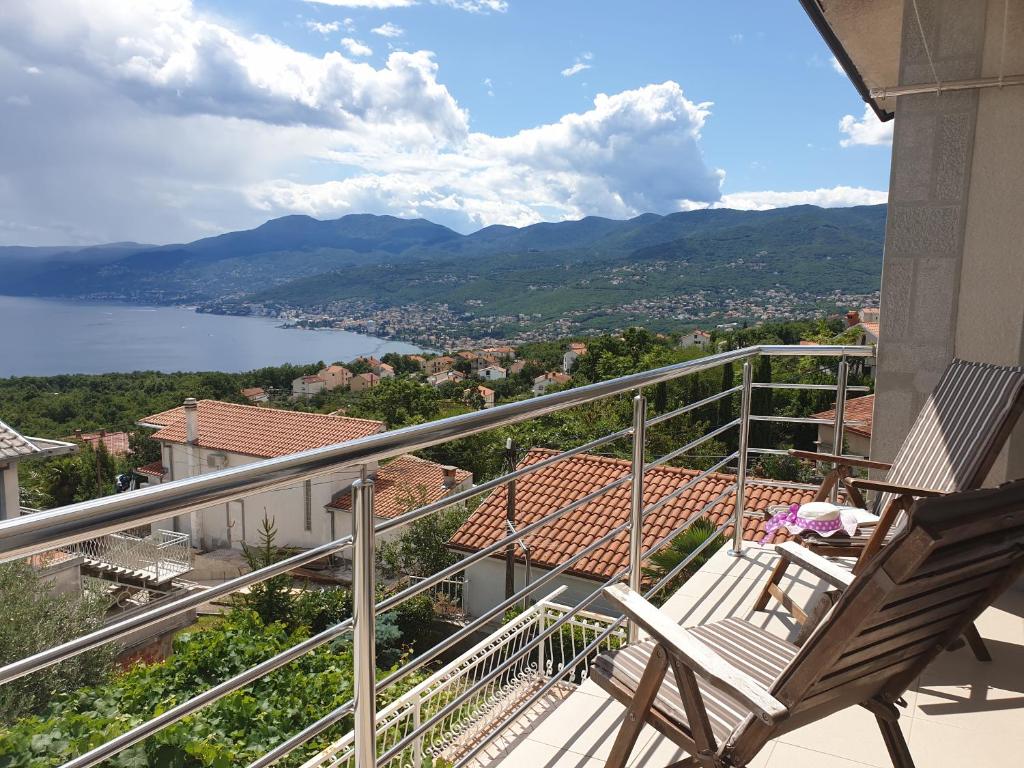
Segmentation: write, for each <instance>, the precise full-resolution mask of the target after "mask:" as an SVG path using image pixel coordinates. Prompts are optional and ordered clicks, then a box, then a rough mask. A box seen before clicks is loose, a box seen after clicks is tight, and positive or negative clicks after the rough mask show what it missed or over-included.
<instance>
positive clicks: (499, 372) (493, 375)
mask: <svg viewBox="0 0 1024 768" xmlns="http://www.w3.org/2000/svg"><path fill="white" fill-rule="evenodd" d="M476 375H477V376H479V377H480V378H481V379H483V380H484V381H499V380H501V379H504V378H505V377H506V376H507V375H508V372H507V371H506V370H505V369H504V368H502V367H501V366H500V365H488V366H487V367H486V368H481V369H480V370H479V371H477V373H476Z"/></svg>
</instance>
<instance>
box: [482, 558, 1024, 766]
mask: <svg viewBox="0 0 1024 768" xmlns="http://www.w3.org/2000/svg"><path fill="white" fill-rule="evenodd" d="M774 562H775V554H774V552H773V551H772V549H771V548H770V547H769V548H760V547H750V548H748V549H747V550H746V551H745V553H744V557H743V558H733V557H729V556H728V555H727V554H726V551H725V549H722V550H720V551H719V552H718V553H716V555H715V556H714V557H713V558H712V559H711V560H710V561H709V562H708V563H707V565H705V566H704V568H703V569H701V571H700V572H699V573H698V574H696V576H694V578H692V579H691V580H690V581H688V582H687V583H686V584H685V585H684V586H683V588H682V589H681V590H680V591H679V592H678V593H677V594H675V595H674V596H673V597H672V598H671V599H670V600H669V601H668V603H666V605H665V606H664V608H663V610H665V611H666V612H667V613H668V614H669V615H671V616H673V617H674V618H675V619H676V620H677V621H678V622H679V623H680V624H682V625H683V626H692V625H695V624H701V623H705V622H707V621H712V620H715V619H719V618H724V617H726V616H739V617H742V618H745V619H748V620H750V621H753V622H754V623H756V624H757V625H759V626H763V627H765V628H767V629H769V630H770V631H772V632H775V633H777V634H779V635H781V636H789V635H790V633H791V632H792V631H793V628H794V626H795V625H794V623H793V622H792V621H791V620H790V619H788V617H787V616H786V615H785V614H784V613H783V612H782V609H781V608H778V606H776V610H772V611H768V612H755V611H753V610H752V608H751V605H752V604H753V601H754V599H755V598H756V596H757V593H758V590H759V588H760V586H761V585H762V584H763V583H764V579H765V578H766V576H767V574H768V572H769V571H770V570H771V567H772V565H773V564H774ZM816 583H817V580H816V579H815V578H814V577H813V576H811V575H810V574H804V573H801V572H796V573H795V574H794V576H793V578H792V579H790V580H789V581H788V582H787V581H784V582H783V585H784V586H785V587H787V588H788V590H789V591H790V594H792V595H793V596H794V597H795V598H796V599H798V600H800V601H802V602H805V603H806V602H809V600H810V597H811V595H812V594H813V591H814V588H815V585H816ZM978 627H979V629H980V630H981V634H982V636H983V637H984V638H985V640H986V641H987V643H988V647H989V650H990V651H991V652H992V656H993V661H992V662H991V663H988V664H982V663H980V662H977V661H975V659H974V657H973V655H971V652H970V651H969V650H968V649H966V648H961V649H960V650H957V651H952V652H949V653H944V654H942V655H941V656H940V657H939V658H938V659H937V660H936V661H935V662H934V663H933V664H932V666H931V667H930V668H929V669H928V670H927V671H926V672H925V673H924V674H923V675H922V676H921V678H920V679H919V680H918V681H917V682H916V683H915V684H914V686H913V687H912V688H911V689H910V690H909V691H908V692H907V695H906V699H907V702H908V704H909V706H908V708H907V709H906V710H903V711H902V716H901V718H900V723H901V725H902V727H903V730H904V733H905V734H906V735H907V741H908V743H909V745H910V751H911V753H912V754H913V756H914V759H915V761H916V764H917V765H918V768H933V767H935V768H946V767H947V766H948V767H949V768H953V766H956V767H957V768H961V767H962V766H999V765H1017V764H1020V762H1019V761H1021V760H1024V757H1022V756H1024V591H1022V590H1021V585H1020V584H1018V588H1017V589H1016V590H1011V591H1010V592H1008V593H1007V594H1005V595H1003V597H1002V598H1001V599H1000V600H999V601H998V602H997V604H996V605H995V606H993V607H991V608H989V609H988V610H987V611H986V612H985V613H984V614H982V616H981V617H980V619H979V621H978ZM622 713H623V708H622V706H621V705H620V704H618V703H617V702H616V701H614V700H613V699H611V698H610V697H609V696H608V695H607V694H606V693H605V692H604V691H602V690H601V689H600V688H598V687H597V685H595V684H594V683H592V682H589V681H588V682H586V683H584V684H583V685H582V686H580V687H579V688H578V689H577V690H576V691H574V692H573V693H572V694H570V695H568V696H565V695H564V694H560V695H557V696H551V697H550V698H549V699H546V700H544V701H541V702H538V703H537V705H535V706H534V708H533V710H532V711H531V712H530V713H528V715H526V716H524V717H523V718H521V719H520V721H519V722H518V723H516V725H515V726H514V727H513V728H511V729H510V730H509V732H508V733H506V734H505V735H503V736H501V737H499V738H498V739H496V740H495V742H494V743H492V744H491V745H490V748H489V749H488V750H487V754H486V755H485V756H482V757H481V759H480V761H479V765H480V766H481V768H483V767H484V766H486V767H487V768H493V767H496V766H502V767H503V768H524V767H525V766H529V767H530V768H556V767H557V768H591V767H593V768H598V766H601V765H603V764H604V759H605V758H606V757H607V755H608V752H609V750H610V748H611V745H612V742H613V741H614V739H615V734H616V732H617V730H618V727H619V723H620V722H621V719H622ZM683 756H684V753H683V752H682V751H681V750H679V748H678V747H676V746H675V745H674V744H672V743H671V742H669V741H668V740H667V739H665V738H664V737H662V736H661V735H660V734H658V733H657V732H656V731H654V730H653V729H651V728H647V729H646V730H645V731H644V733H642V734H641V736H640V739H639V740H638V742H637V746H636V747H635V748H634V751H633V756H632V759H631V762H630V765H631V766H651V767H652V768H653V767H654V766H663V765H667V764H669V763H672V762H673V761H676V760H680V759H682V757H683ZM750 765H751V768H803V766H809V767H813V768H856V767H857V766H877V767H878V768H888V767H889V766H891V765H892V764H891V762H890V761H889V757H888V753H887V752H886V750H885V746H884V744H883V743H882V738H881V735H880V734H879V731H878V727H877V725H876V724H875V719H874V716H873V715H871V714H870V713H869V712H867V711H866V710H864V709H861V708H859V707H855V708H851V709H848V710H845V711H843V712H839V713H837V714H835V715H832V716H831V717H829V718H827V719H825V720H821V721H819V722H817V723H813V724H811V725H808V726H806V727H804V728H800V729H798V730H796V731H792V732H791V733H788V734H786V735H784V736H781V737H780V738H779V739H777V740H776V741H774V742H772V743H770V744H768V745H767V746H766V747H765V749H764V750H763V751H762V752H761V754H760V755H758V757H757V758H756V759H755V760H754V761H753V762H752V763H751V764H750Z"/></svg>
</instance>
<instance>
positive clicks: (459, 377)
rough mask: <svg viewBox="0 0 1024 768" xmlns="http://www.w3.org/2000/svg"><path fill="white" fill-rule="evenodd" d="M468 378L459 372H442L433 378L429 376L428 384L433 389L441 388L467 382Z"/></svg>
mask: <svg viewBox="0 0 1024 768" xmlns="http://www.w3.org/2000/svg"><path fill="white" fill-rule="evenodd" d="M465 380H466V377H465V376H464V375H463V374H461V373H459V372H458V371H440V372H439V373H435V374H433V375H431V376H427V384H429V385H430V386H432V387H440V386H441V385H442V384H449V383H453V382H454V383H458V382H460V381H465Z"/></svg>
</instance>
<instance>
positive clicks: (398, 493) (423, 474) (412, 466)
mask: <svg viewBox="0 0 1024 768" xmlns="http://www.w3.org/2000/svg"><path fill="white" fill-rule="evenodd" d="M472 478H473V474H472V473H471V472H467V471H466V470H464V469H456V470H455V485H454V486H453V487H458V486H460V485H462V484H463V483H465V482H466V481H467V480H472ZM449 493H451V489H450V488H446V487H445V486H444V465H442V464H435V463H434V462H432V461H427V460H426V459H421V458H418V457H416V456H409V455H406V456H399V457H398V458H397V459H395V460H394V461H392V462H389V463H388V464H385V465H384V466H383V467H381V468H380V469H379V470H378V471H377V474H376V476H375V477H374V483H373V511H374V514H375V515H376V516H377V517H386V518H392V517H398V515H401V514H403V513H405V512H408V511H409V510H410V509H411V508H412V507H413V506H422V505H423V504H430V503H432V502H435V501H437V500H438V499H442V498H444V497H445V496H447V495H448V494H449ZM327 507H328V509H342V510H349V509H351V508H352V494H351V492H350V491H348V490H345V491H342V492H341V494H340V495H339V496H338V498H337V499H335V500H334V501H332V502H331V503H330V504H328V505H327Z"/></svg>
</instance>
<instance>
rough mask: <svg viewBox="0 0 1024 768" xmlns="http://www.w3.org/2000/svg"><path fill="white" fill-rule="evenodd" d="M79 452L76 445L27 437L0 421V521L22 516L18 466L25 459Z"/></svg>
mask: <svg viewBox="0 0 1024 768" xmlns="http://www.w3.org/2000/svg"><path fill="white" fill-rule="evenodd" d="M77 451H78V446H77V445H75V444H74V443H67V442H63V441H61V440H46V439H44V438H41V437H25V436H24V435H23V434H21V433H20V432H18V430H16V429H14V427H11V426H8V425H7V424H5V423H4V422H2V421H0V520H13V519H14V518H16V517H20V516H21V486H20V483H19V482H18V463H19V462H22V461H24V460H26V459H40V458H47V457H52V456H62V455H67V454H69V453H75V452H77Z"/></svg>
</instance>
